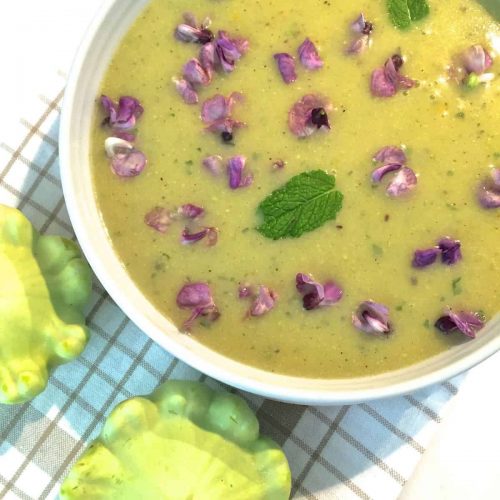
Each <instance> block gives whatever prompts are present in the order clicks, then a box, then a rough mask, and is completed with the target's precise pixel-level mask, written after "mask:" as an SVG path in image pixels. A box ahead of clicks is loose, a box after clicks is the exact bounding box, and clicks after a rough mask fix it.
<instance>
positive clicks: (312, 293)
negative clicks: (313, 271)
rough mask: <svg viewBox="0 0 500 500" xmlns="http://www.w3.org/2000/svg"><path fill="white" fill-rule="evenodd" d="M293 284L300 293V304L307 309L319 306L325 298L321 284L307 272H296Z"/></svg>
mask: <svg viewBox="0 0 500 500" xmlns="http://www.w3.org/2000/svg"><path fill="white" fill-rule="evenodd" d="M295 286H296V288H297V290H298V292H299V293H300V294H301V295H302V304H303V306H304V309H306V310H307V311H310V310H312V309H316V308H317V307H319V305H320V303H321V302H322V301H323V300H324V298H325V289H324V288H323V285H322V284H321V283H318V282H317V281H314V280H313V279H312V277H311V276H309V275H307V274H304V273H298V274H297V276H296V277H295Z"/></svg>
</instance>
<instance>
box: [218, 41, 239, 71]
mask: <svg viewBox="0 0 500 500" xmlns="http://www.w3.org/2000/svg"><path fill="white" fill-rule="evenodd" d="M242 46H243V47H245V45H244V43H243V41H242V40H239V41H238V44H237V43H236V42H235V40H232V39H230V38H229V36H228V35H227V33H226V32H225V31H219V34H218V36H217V38H216V40H215V51H216V53H217V56H218V59H219V63H220V66H221V68H222V70H223V71H224V72H225V73H231V72H232V71H233V70H234V67H235V64H236V62H237V61H238V60H239V59H240V58H241V56H242V55H243V54H242V52H240V48H242Z"/></svg>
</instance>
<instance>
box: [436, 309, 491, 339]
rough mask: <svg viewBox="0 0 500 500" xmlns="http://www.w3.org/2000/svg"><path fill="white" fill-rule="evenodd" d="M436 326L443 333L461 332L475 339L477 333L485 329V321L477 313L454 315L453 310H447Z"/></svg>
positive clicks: (463, 312) (464, 312)
mask: <svg viewBox="0 0 500 500" xmlns="http://www.w3.org/2000/svg"><path fill="white" fill-rule="evenodd" d="M434 326H435V327H436V328H437V329H438V330H440V331H442V332H443V333H451V332H454V331H460V332H462V333H463V334H464V335H465V336H467V337H470V338H472V339H474V338H476V333H477V332H478V331H479V330H481V329H482V328H483V327H484V321H483V320H482V318H481V317H480V315H479V314H477V313H472V312H466V311H459V312H457V313H454V312H453V311H452V310H451V309H447V310H446V311H445V314H444V315H443V316H441V317H440V318H439V319H438V320H437V321H436V323H435V325H434Z"/></svg>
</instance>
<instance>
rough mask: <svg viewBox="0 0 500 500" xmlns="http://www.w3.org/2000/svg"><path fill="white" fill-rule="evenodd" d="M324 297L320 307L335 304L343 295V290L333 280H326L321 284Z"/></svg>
mask: <svg viewBox="0 0 500 500" xmlns="http://www.w3.org/2000/svg"><path fill="white" fill-rule="evenodd" d="M323 290H324V294H325V298H324V299H323V301H322V302H321V303H320V306H321V307H324V306H331V305H333V304H336V303H337V302H338V301H339V300H340V299H341V298H342V296H343V295H344V290H342V288H341V287H340V286H339V285H338V284H337V283H335V282H334V281H327V282H326V283H325V284H324V285H323Z"/></svg>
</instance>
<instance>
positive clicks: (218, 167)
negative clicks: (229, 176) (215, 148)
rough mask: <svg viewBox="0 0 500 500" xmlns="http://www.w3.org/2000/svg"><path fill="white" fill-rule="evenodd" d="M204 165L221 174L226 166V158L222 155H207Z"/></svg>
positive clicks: (211, 171) (216, 173)
mask: <svg viewBox="0 0 500 500" xmlns="http://www.w3.org/2000/svg"><path fill="white" fill-rule="evenodd" d="M203 166H204V167H205V168H206V169H207V170H208V171H209V172H210V173H212V174H213V175H215V176H217V175H221V174H222V169H223V166H224V160H223V159H222V156H219V155H212V156H207V157H206V158H205V159H204V160H203Z"/></svg>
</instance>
